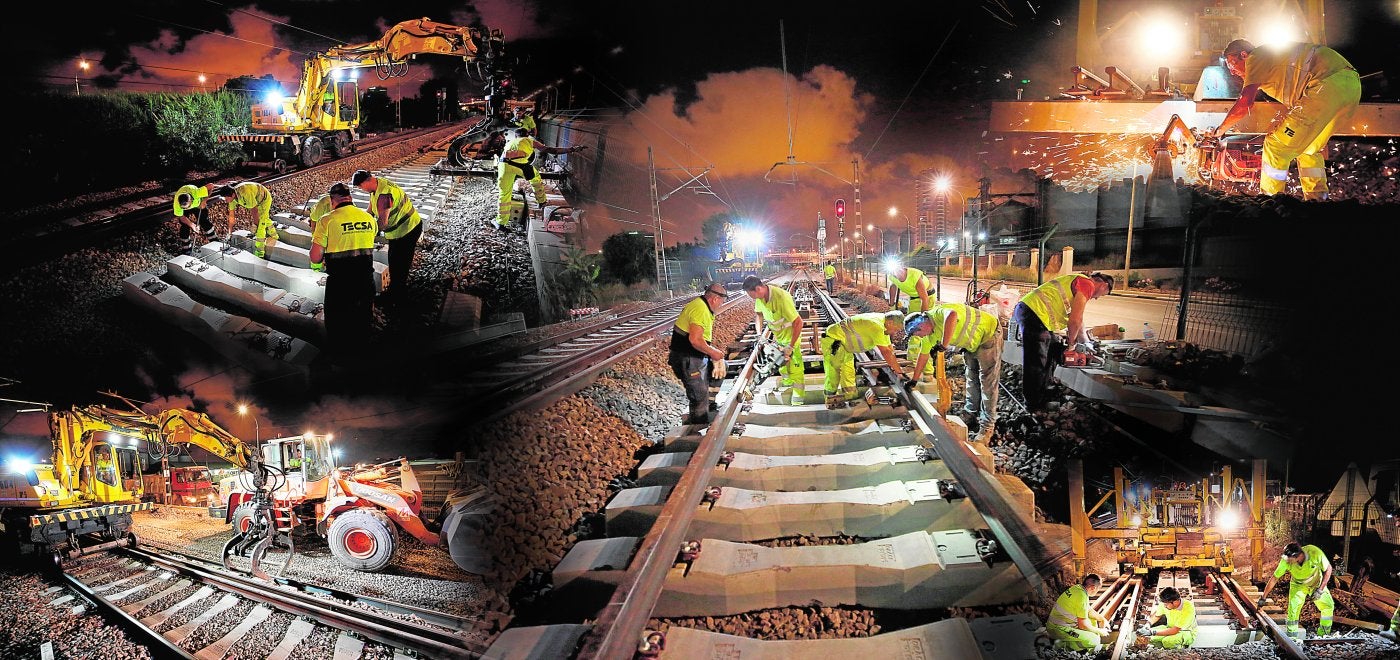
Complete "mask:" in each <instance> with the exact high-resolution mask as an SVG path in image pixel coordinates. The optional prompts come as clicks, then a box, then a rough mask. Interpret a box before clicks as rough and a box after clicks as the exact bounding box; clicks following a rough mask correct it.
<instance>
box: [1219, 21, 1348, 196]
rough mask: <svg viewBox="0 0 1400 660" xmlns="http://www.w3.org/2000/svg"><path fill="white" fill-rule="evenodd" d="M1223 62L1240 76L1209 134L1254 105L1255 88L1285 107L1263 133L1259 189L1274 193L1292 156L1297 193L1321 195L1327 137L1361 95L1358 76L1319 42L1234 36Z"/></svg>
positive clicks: (1226, 127)
mask: <svg viewBox="0 0 1400 660" xmlns="http://www.w3.org/2000/svg"><path fill="white" fill-rule="evenodd" d="M1221 57H1222V59H1224V60H1225V67H1226V68H1227V69H1229V70H1230V73H1233V74H1235V75H1237V76H1240V77H1242V78H1243V79H1244V88H1243V89H1242V90H1240V98H1239V100H1237V101H1235V105H1233V106H1231V107H1230V111H1229V112H1227V113H1226V114H1225V118H1224V119H1222V120H1220V126H1218V127H1217V128H1216V129H1215V130H1214V131H1213V132H1211V133H1210V134H1209V137H1211V138H1214V139H1218V138H1219V137H1220V136H1221V135H1224V134H1225V131H1227V130H1229V129H1230V127H1232V126H1234V125H1235V124H1236V123H1238V122H1239V120H1241V119H1243V118H1244V116H1245V115H1247V114H1249V111H1250V108H1252V107H1253V106H1254V100H1255V97H1256V96H1257V95H1258V93H1259V92H1263V93H1265V94H1268V95H1269V96H1270V97H1272V98H1273V99H1274V100H1276V101H1278V102H1279V103H1282V104H1283V107H1285V108H1287V109H1288V112H1287V114H1285V115H1284V117H1283V122H1282V123H1280V124H1279V125H1278V127H1277V128H1275V129H1274V130H1272V131H1270V132H1269V134H1268V135H1266V136H1264V157H1263V161H1262V162H1261V163H1260V167H1259V192H1260V193H1262V194H1265V195H1277V194H1278V193H1281V192H1283V189H1284V184H1285V183H1287V182H1288V166H1289V164H1290V163H1292V162H1293V160H1294V159H1297V161H1298V183H1299V185H1301V186H1302V188H1303V199H1305V200H1322V199H1327V162H1326V160H1325V158H1324V153H1325V149H1326V147H1327V140H1328V139H1330V138H1331V137H1332V131H1333V130H1334V129H1335V128H1336V125H1337V122H1338V121H1339V120H1345V119H1346V118H1348V117H1349V116H1350V115H1351V113H1352V111H1353V110H1355V109H1356V106H1357V104H1358V103H1359V102H1360V101H1361V78H1360V76H1358V75H1357V74H1356V68H1355V67H1353V66H1352V65H1351V63H1350V62H1348V61H1347V60H1346V58H1344V57H1342V56H1341V54H1339V53H1338V52H1337V51H1335V50H1332V49H1331V48H1328V47H1327V46H1323V45H1321V44H1307V43H1291V44H1286V45H1282V46H1278V47H1264V48H1255V47H1254V44H1252V43H1250V42H1248V41H1246V40H1244V39H1236V40H1234V41H1231V42H1230V43H1229V44H1227V45H1226V46H1225V50H1224V52H1222V53H1221Z"/></svg>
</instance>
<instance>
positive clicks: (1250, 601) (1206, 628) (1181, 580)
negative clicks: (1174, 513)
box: [1091, 569, 1400, 660]
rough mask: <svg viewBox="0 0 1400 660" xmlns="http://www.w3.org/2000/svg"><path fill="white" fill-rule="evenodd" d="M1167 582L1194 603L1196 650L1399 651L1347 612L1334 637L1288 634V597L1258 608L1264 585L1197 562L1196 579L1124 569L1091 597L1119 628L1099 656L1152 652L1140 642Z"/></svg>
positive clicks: (1201, 654) (1125, 657)
mask: <svg viewBox="0 0 1400 660" xmlns="http://www.w3.org/2000/svg"><path fill="white" fill-rule="evenodd" d="M1168 587H1171V588H1174V589H1176V590H1177V592H1178V593H1180V594H1181V597H1182V600H1183V601H1185V602H1190V603H1191V604H1192V605H1193V607H1194V608H1195V613H1196V623H1197V630H1196V635H1195V640H1194V642H1193V643H1192V644H1191V651H1192V653H1193V654H1194V655H1193V657H1198V658H1287V659H1288V660H1307V659H1309V658H1319V657H1333V658H1370V657H1376V658H1380V657H1387V656H1386V655H1385V653H1387V651H1388V652H1390V653H1391V654H1393V655H1391V656H1389V657H1396V656H1400V649H1395V648H1393V647H1391V646H1390V643H1389V642H1386V641H1382V640H1380V638H1379V636H1377V635H1373V634H1370V633H1368V632H1365V631H1364V630H1362V629H1360V628H1357V627H1354V625H1353V624H1357V623H1362V622H1351V621H1350V620H1345V619H1338V621H1337V623H1336V625H1335V633H1336V634H1333V635H1329V636H1327V637H1314V636H1308V637H1307V638H1304V639H1295V638H1292V637H1289V636H1288V635H1287V632H1286V630H1285V628H1284V626H1283V625H1282V624H1283V621H1284V616H1285V612H1284V604H1282V603H1278V602H1274V601H1271V602H1269V603H1266V604H1265V606H1264V608H1263V609H1262V610H1261V609H1259V608H1257V607H1255V603H1256V602H1257V601H1258V599H1259V596H1260V593H1259V590H1258V588H1257V587H1255V586H1253V585H1250V584H1248V583H1244V584H1241V583H1240V582H1238V581H1237V580H1235V578H1234V577H1232V576H1230V575H1226V574H1221V573H1219V572H1217V571H1214V570H1211V569H1197V571H1196V579H1194V580H1193V579H1192V577H1191V573H1190V572H1189V571H1187V570H1181V569H1162V570H1160V571H1158V572H1155V573H1153V574H1149V575H1120V576H1118V577H1117V578H1116V579H1115V580H1114V581H1113V582H1111V583H1108V584H1107V585H1105V586H1104V588H1103V589H1101V590H1100V591H1099V593H1098V594H1097V595H1096V596H1095V597H1094V599H1093V600H1092V601H1091V604H1092V605H1093V606H1094V608H1095V609H1096V610H1098V611H1099V612H1102V613H1104V615H1105V616H1106V617H1107V618H1108V620H1109V622H1110V627H1111V630H1112V632H1111V633H1110V635H1109V636H1108V637H1107V638H1105V639H1104V640H1103V643H1104V647H1105V648H1104V650H1103V652H1102V653H1101V654H1100V657H1107V658H1109V659H1110V660H1132V659H1133V658H1137V657H1143V656H1144V655H1145V653H1146V651H1147V649H1146V648H1145V647H1144V646H1141V645H1138V642H1139V641H1140V633H1141V632H1142V629H1143V628H1144V627H1145V626H1148V625H1150V624H1151V623H1152V622H1151V621H1149V620H1148V616H1149V614H1150V612H1152V609H1153V608H1154V607H1155V606H1156V605H1157V602H1158V595H1159V594H1160V593H1161V592H1162V590H1164V589H1166V588H1168ZM1275 600H1277V599H1275ZM1285 600H1286V599H1285ZM1363 625H1364V624H1363Z"/></svg>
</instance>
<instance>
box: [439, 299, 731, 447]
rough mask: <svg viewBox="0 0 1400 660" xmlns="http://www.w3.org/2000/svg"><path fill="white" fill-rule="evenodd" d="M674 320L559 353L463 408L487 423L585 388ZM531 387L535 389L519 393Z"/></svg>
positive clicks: (650, 341) (662, 320)
mask: <svg viewBox="0 0 1400 660" xmlns="http://www.w3.org/2000/svg"><path fill="white" fill-rule="evenodd" d="M745 301H748V297H747V296H744V295H731V296H730V297H729V298H727V299H726V300H725V302H724V306H723V307H721V308H720V310H719V311H718V312H716V316H718V315H719V314H723V313H724V312H727V311H729V310H730V309H733V308H735V307H736V306H738V305H739V304H741V303H743V302H745ZM658 311H660V310H657V309H655V308H653V309H652V310H650V311H648V312H647V314H657V313H658ZM633 320H634V321H635V320H637V319H633ZM674 323H675V317H674V316H672V315H671V314H663V315H660V316H658V318H657V319H656V320H654V321H652V322H649V323H646V324H645V325H643V326H640V327H638V328H636V329H634V330H633V331H631V332H628V333H626V334H620V335H617V336H615V337H611V338H609V339H607V340H606V341H605V342H603V343H601V344H598V345H596V346H592V347H589V349H588V351H587V353H584V354H582V355H577V356H569V357H564V356H561V357H560V359H558V360H554V361H550V362H547V363H544V364H541V365H540V366H539V367H538V368H535V369H531V370H529V371H525V372H523V373H520V374H518V375H515V376H513V377H509V378H507V379H505V380H501V381H496V382H493V383H490V387H491V390H490V391H489V393H487V394H485V395H482V396H480V397H478V398H476V399H475V400H474V401H472V402H471V403H470V404H468V405H467V406H466V407H465V410H467V411H477V412H478V413H479V414H480V415H481V416H480V417H478V418H474V423H489V422H492V421H495V420H497V419H500V418H502V417H504V416H505V415H508V414H510V413H512V412H516V411H518V410H522V409H527V408H536V407H542V406H545V405H548V404H550V403H552V402H554V401H557V400H558V399H560V398H563V397H565V396H568V395H570V394H573V393H574V392H577V391H579V390H581V389H583V388H584V387H587V386H588V385H589V384H590V383H592V382H593V380H594V379H596V378H597V377H598V375H599V374H601V373H602V372H603V371H605V370H607V369H608V367H611V366H612V365H614V364H616V363H618V362H620V361H622V360H624V359H626V358H628V357H631V356H633V355H636V354H638V353H640V352H642V351H643V350H645V349H647V348H649V347H651V346H652V345H654V344H655V343H657V342H658V338H657V335H658V334H659V333H660V332H661V331H663V330H667V329H669V328H670V326H671V325H673V324H674ZM616 325H618V322H617V321H613V322H612V324H611V325H608V326H604V327H603V328H601V329H600V330H599V331H604V330H606V329H607V328H609V327H614V326H616ZM585 336H587V335H585ZM575 339H577V337H576V338H575ZM561 343H562V342H561ZM531 387H538V388H539V389H535V390H533V391H528V392H522V390H524V389H526V388H531ZM503 399H504V400H503Z"/></svg>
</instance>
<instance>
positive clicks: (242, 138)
mask: <svg viewBox="0 0 1400 660" xmlns="http://www.w3.org/2000/svg"><path fill="white" fill-rule="evenodd" d="M284 137H286V136H284V135H220V136H219V142H281V141H282V139H283V138H284Z"/></svg>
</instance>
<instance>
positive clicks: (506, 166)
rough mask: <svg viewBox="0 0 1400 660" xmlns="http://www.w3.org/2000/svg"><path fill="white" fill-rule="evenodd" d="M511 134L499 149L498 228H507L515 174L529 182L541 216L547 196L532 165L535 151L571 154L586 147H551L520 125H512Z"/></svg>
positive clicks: (538, 174)
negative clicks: (513, 126) (512, 132)
mask: <svg viewBox="0 0 1400 660" xmlns="http://www.w3.org/2000/svg"><path fill="white" fill-rule="evenodd" d="M514 135H515V137H513V138H508V139H507V140H506V146H505V147H503V148H502V150H501V162H500V163H499V164H498V165H497V167H496V188H497V189H498V190H499V192H500V195H501V199H500V206H499V207H498V213H497V214H496V220H495V221H494V224H495V225H496V228H497V229H506V228H508V227H509V226H510V198H511V196H513V195H514V194H515V180H516V179H518V178H523V179H525V180H526V181H529V182H530V187H531V188H532V189H533V190H534V192H535V203H536V204H538V208H539V211H540V213H541V217H543V213H544V204H545V202H547V201H549V200H548V198H547V197H546V196H545V189H544V179H541V178H540V172H539V169H538V168H537V167H536V166H535V152H536V151H542V152H544V153H547V154H571V153H574V152H576V151H582V150H583V149H587V147H586V146H583V145H574V146H572V147H551V146H548V145H546V144H545V143H543V142H540V141H539V140H536V139H535V138H533V137H531V136H530V134H529V132H527V131H525V130H524V129H520V128H517V129H514Z"/></svg>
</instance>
